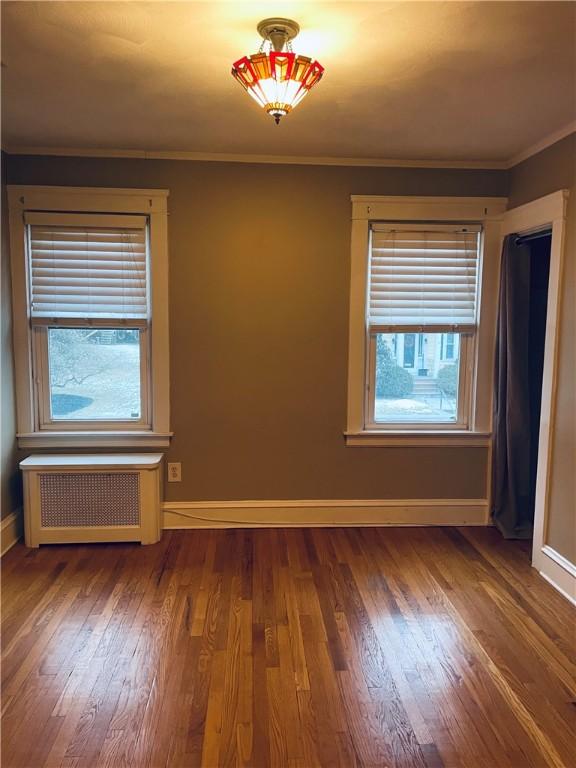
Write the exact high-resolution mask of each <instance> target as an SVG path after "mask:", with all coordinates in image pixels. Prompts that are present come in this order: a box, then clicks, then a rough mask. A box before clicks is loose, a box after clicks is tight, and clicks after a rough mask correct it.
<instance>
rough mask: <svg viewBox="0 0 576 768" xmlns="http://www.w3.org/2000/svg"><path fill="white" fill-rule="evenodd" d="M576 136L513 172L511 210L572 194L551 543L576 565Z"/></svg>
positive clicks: (565, 267)
mask: <svg viewBox="0 0 576 768" xmlns="http://www.w3.org/2000/svg"><path fill="white" fill-rule="evenodd" d="M575 176H576V134H572V135H571V136H568V137H567V138H566V139H564V140H562V141H559V142H557V143H556V144H554V145H553V146H552V147H549V148H548V149H546V150H544V151H543V152H540V153H539V154H538V155H535V156H534V157H531V158H529V159H528V160H526V161H524V162H523V163H520V164H519V165H517V166H516V167H515V168H513V169H512V172H511V178H510V203H509V204H510V207H515V206H517V205H521V204H522V203H526V202H528V201H530V200H534V199H536V198H538V197H542V196H543V195H546V194H549V193H550V192H555V191H556V190H558V189H569V190H570V198H569V201H568V216H567V239H566V250H565V263H564V274H563V278H562V286H563V291H562V298H561V302H562V305H561V314H560V345H559V367H558V390H557V395H556V398H557V399H556V416H555V421H554V428H555V432H554V441H553V444H552V475H551V488H552V490H551V495H550V512H549V515H550V517H549V528H548V536H547V539H546V541H547V543H549V544H550V545H551V546H552V547H553V548H554V549H555V550H556V551H558V552H560V554H562V555H564V557H567V558H568V559H569V560H570V561H571V562H572V563H576V403H575V399H576V384H575V372H576V354H575V352H576V342H575V339H576V185H575Z"/></svg>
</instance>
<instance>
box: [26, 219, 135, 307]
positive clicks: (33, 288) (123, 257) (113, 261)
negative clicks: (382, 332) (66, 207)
mask: <svg viewBox="0 0 576 768" xmlns="http://www.w3.org/2000/svg"><path fill="white" fill-rule="evenodd" d="M29 246H30V260H29V275H30V292H31V307H32V309H31V312H32V317H54V318H58V317H66V318H72V317H82V318H84V317H85V318H98V317H99V318H106V317H109V318H114V319H116V318H119V319H120V318H121V319H125V320H136V319H145V318H147V316H148V290H147V249H146V229H145V228H144V227H138V228H125V227H122V228H121V227H112V226H103V227H97V226H94V227H92V226H82V227H79V226H70V227H64V226H61V225H59V226H49V225H40V224H33V223H32V224H30V225H29Z"/></svg>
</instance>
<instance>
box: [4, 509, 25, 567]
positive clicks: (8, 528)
mask: <svg viewBox="0 0 576 768" xmlns="http://www.w3.org/2000/svg"><path fill="white" fill-rule="evenodd" d="M0 533H1V544H0V556H4V555H5V554H6V552H8V550H9V549H12V547H13V546H14V544H16V543H17V542H18V541H20V539H21V538H22V535H23V533H24V519H23V515H22V510H21V509H16V510H14V512H11V513H10V514H9V515H8V516H7V517H5V518H4V520H2V525H1V526H0Z"/></svg>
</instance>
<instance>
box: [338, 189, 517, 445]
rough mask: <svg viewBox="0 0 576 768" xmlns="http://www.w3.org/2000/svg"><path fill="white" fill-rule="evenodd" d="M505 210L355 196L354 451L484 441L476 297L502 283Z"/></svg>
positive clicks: (481, 333)
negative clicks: (416, 439)
mask: <svg viewBox="0 0 576 768" xmlns="http://www.w3.org/2000/svg"><path fill="white" fill-rule="evenodd" d="M504 209H505V200H503V199H501V198H495V199H493V198H488V199H486V198H483V199H477V198H457V199H451V198H362V197H359V198H353V228H352V281H351V304H350V354H349V378H348V381H349V391H348V428H347V431H346V435H347V443H348V444H351V445H356V444H358V445H361V444H362V445H370V444H374V445H379V444H395V441H398V440H405V439H410V436H415V435H422V436H423V439H424V440H425V442H422V441H421V440H420V441H419V442H416V443H414V444H434V440H435V439H436V440H439V441H440V442H439V443H438V444H444V442H443V440H444V438H442V437H441V436H443V435H446V439H449V438H450V437H451V438H452V440H453V444H457V442H456V441H457V440H460V442H462V441H463V440H465V441H466V442H465V443H462V444H470V445H472V444H485V442H484V437H485V434H486V433H484V432H483V429H487V426H488V425H489V423H490V413H489V408H488V402H487V400H488V398H486V397H485V396H484V394H482V393H479V391H478V382H479V380H482V381H483V382H488V381H489V378H490V369H489V368H488V367H487V366H486V364H485V361H487V360H488V359H489V358H490V356H491V350H490V345H491V344H492V343H493V338H492V339H491V338H490V333H491V332H492V331H491V329H490V320H489V319H488V320H486V319H485V318H484V319H483V315H482V306H481V297H482V285H483V281H485V282H487V281H493V282H494V284H496V277H497V254H498V246H499V243H498V239H499V238H498V230H499V220H500V216H501V213H502V212H503V210H504ZM487 253H488V260H487V261H486V255H487ZM479 362H481V363H482V369H481V370H480V368H479ZM480 436H481V437H480ZM476 438H478V439H476Z"/></svg>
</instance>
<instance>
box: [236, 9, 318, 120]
mask: <svg viewBox="0 0 576 768" xmlns="http://www.w3.org/2000/svg"><path fill="white" fill-rule="evenodd" d="M257 29H258V32H259V33H260V35H261V36H262V38H263V41H262V45H261V46H260V50H259V51H258V53H253V54H252V55H251V56H243V57H242V58H241V59H238V61H236V62H234V64H233V65H232V74H233V75H234V77H235V78H236V80H238V82H239V83H240V85H241V86H242V87H243V88H245V89H246V91H247V92H248V93H249V94H250V96H252V98H253V99H254V100H255V101H256V102H257V103H258V104H259V105H260V106H261V107H263V108H264V109H265V110H266V112H267V113H268V114H269V115H271V116H272V117H273V118H274V120H275V121H276V124H278V123H279V122H280V118H281V117H284V115H287V114H288V113H289V112H290V111H291V110H293V109H294V107H295V106H296V105H297V104H299V103H300V102H301V101H302V99H303V98H304V96H306V94H307V93H308V91H311V90H312V88H314V86H315V85H316V83H317V82H318V81H319V80H320V78H321V77H322V74H323V72H324V67H323V66H322V65H321V64H320V63H319V62H317V61H313V60H312V59H310V58H308V57H307V56H301V55H300V54H298V53H294V51H293V50H292V43H291V41H292V40H293V39H294V38H295V37H296V35H297V34H298V32H300V27H299V26H298V24H296V22H295V21H291V20H290V19H264V21H261V22H260V24H258V27H257Z"/></svg>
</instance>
